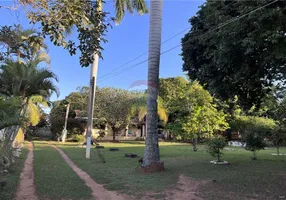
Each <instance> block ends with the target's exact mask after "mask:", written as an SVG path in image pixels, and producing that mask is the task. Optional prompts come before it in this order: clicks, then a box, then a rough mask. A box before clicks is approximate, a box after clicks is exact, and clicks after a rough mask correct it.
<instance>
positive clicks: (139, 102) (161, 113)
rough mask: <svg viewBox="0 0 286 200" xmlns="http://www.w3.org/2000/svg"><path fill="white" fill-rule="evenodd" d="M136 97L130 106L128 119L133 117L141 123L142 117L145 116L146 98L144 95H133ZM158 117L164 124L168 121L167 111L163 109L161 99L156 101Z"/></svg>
mask: <svg viewBox="0 0 286 200" xmlns="http://www.w3.org/2000/svg"><path fill="white" fill-rule="evenodd" d="M135 95H136V97H135V99H134V100H133V103H132V104H131V107H130V111H129V117H130V118H132V117H134V116H136V117H138V120H139V121H143V120H144V117H145V116H146V114H147V106H146V101H147V96H146V94H145V93H135ZM157 114H158V117H159V119H160V120H162V121H163V122H164V123H167V121H168V114H167V110H166V109H165V108H164V106H163V103H162V100H161V98H159V99H158V112H157Z"/></svg>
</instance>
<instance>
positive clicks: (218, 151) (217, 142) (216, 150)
mask: <svg viewBox="0 0 286 200" xmlns="http://www.w3.org/2000/svg"><path fill="white" fill-rule="evenodd" d="M207 144H208V150H207V151H208V152H209V153H210V154H211V155H212V156H213V157H216V158H217V162H222V160H221V157H222V155H223V153H222V149H223V148H224V147H225V146H226V145H227V142H226V139H225V138H224V137H223V136H215V137H213V138H211V139H210V140H209V141H208V143H207Z"/></svg>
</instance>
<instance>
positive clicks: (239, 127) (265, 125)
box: [230, 116, 275, 139]
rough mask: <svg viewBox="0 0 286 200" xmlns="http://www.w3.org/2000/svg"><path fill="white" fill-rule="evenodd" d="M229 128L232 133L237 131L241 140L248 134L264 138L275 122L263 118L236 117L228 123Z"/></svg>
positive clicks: (270, 131)
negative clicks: (240, 135)
mask: <svg viewBox="0 0 286 200" xmlns="http://www.w3.org/2000/svg"><path fill="white" fill-rule="evenodd" d="M230 127H231V129H232V130H234V131H239V132H240V133H241V134H242V137H243V139H244V138H245V136H247V134H249V133H254V134H257V135H260V136H261V137H266V136H269V135H270V134H271V133H272V131H273V129H274V128H275V121H274V120H273V119H269V118H264V117H256V116H237V117H236V118H235V119H234V120H232V121H231V122H230Z"/></svg>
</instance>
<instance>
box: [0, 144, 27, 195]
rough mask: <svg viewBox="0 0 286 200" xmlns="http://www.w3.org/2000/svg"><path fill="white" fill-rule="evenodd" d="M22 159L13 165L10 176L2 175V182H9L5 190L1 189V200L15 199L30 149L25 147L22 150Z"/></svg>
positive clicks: (0, 176)
mask: <svg viewBox="0 0 286 200" xmlns="http://www.w3.org/2000/svg"><path fill="white" fill-rule="evenodd" d="M21 152H22V153H21V155H20V158H18V159H16V162H15V163H14V164H13V165H12V167H11V169H10V172H9V174H7V175H1V174H0V180H5V181H7V185H6V186H5V187H4V188H3V190H1V189H0V199H3V200H4V199H7V200H8V199H14V197H15V194H16V191H17V187H18V183H19V180H20V174H21V172H22V169H23V167H24V163H25V160H26V158H27V153H28V149H26V148H25V147H24V148H22V150H21Z"/></svg>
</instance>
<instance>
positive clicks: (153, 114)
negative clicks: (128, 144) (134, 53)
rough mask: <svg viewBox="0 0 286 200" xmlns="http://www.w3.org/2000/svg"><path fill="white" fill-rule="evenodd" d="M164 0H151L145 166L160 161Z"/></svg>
mask: <svg viewBox="0 0 286 200" xmlns="http://www.w3.org/2000/svg"><path fill="white" fill-rule="evenodd" d="M162 12H163V0H151V2H150V31H149V50H148V90H147V94H148V99H147V118H146V124H147V138H146V147H145V153H144V157H143V164H142V166H143V167H148V166H150V165H152V164H156V163H159V162H160V151H159V145H158V130H157V121H158V116H157V110H158V107H157V102H158V83H159V66H160V52H161V34H162Z"/></svg>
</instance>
